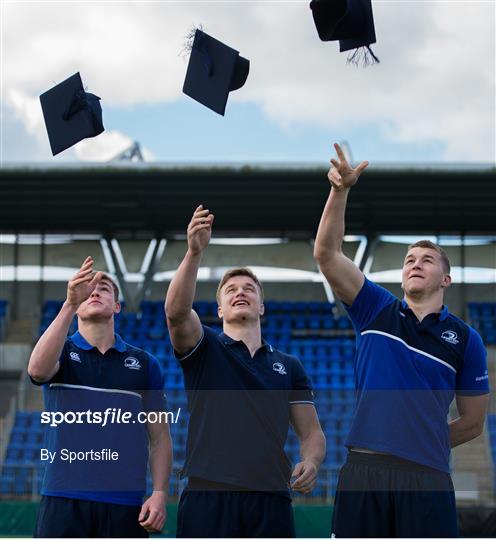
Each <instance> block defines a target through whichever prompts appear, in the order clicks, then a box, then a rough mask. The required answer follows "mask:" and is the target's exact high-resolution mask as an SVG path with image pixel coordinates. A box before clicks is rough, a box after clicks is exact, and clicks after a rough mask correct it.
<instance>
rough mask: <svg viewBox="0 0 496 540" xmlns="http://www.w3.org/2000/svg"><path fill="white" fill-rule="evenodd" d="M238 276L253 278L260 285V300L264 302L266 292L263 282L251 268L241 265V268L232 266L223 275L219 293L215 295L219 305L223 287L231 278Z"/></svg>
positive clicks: (218, 288)
mask: <svg viewBox="0 0 496 540" xmlns="http://www.w3.org/2000/svg"><path fill="white" fill-rule="evenodd" d="M236 276H246V277H249V278H250V279H251V280H253V281H254V282H255V284H256V286H257V287H258V290H259V292H260V301H261V302H263V298H264V292H263V287H262V284H261V283H260V281H259V279H258V278H257V276H256V275H255V274H254V273H253V272H252V271H251V270H250V269H249V268H246V267H240V268H232V269H231V270H228V271H227V272H226V273H225V274H224V275H223V276H222V279H221V280H220V283H219V286H218V287H217V293H216V295H215V298H216V299H217V303H218V304H219V305H220V293H221V290H222V287H224V285H225V284H226V283H227V282H228V281H229V280H230V279H231V278H233V277H236Z"/></svg>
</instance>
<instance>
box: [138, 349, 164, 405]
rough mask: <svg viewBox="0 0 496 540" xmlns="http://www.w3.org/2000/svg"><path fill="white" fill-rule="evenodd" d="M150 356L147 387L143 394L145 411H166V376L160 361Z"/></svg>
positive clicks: (148, 354)
mask: <svg viewBox="0 0 496 540" xmlns="http://www.w3.org/2000/svg"><path fill="white" fill-rule="evenodd" d="M146 354H147V356H148V370H147V387H146V388H145V389H144V390H145V392H144V393H143V410H145V411H147V412H148V411H166V410H167V399H166V396H165V391H164V390H165V375H164V372H163V370H162V368H161V367H160V364H159V362H158V360H157V359H156V358H155V357H154V356H152V355H151V354H150V353H146Z"/></svg>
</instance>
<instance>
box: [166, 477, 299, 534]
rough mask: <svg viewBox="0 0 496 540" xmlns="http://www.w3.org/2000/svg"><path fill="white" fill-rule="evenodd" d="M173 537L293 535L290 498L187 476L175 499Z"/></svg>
mask: <svg viewBox="0 0 496 540" xmlns="http://www.w3.org/2000/svg"><path fill="white" fill-rule="evenodd" d="M176 536H177V538H294V537H295V529H294V516H293V507H292V505H291V500H290V499H289V498H288V497H287V496H286V497H285V496H281V495H278V494H274V493H265V492H258V491H239V490H237V488H236V487H235V486H227V485H225V484H217V483H214V482H206V481H203V480H199V479H190V480H189V482H188V486H187V487H186V489H185V490H184V491H183V493H182V495H181V499H180V501H179V508H178V514H177V534H176Z"/></svg>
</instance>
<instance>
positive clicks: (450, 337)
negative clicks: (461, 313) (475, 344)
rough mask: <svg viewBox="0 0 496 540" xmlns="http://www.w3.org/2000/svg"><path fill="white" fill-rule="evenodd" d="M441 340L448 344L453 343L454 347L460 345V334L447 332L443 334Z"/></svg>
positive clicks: (451, 331)
mask: <svg viewBox="0 0 496 540" xmlns="http://www.w3.org/2000/svg"><path fill="white" fill-rule="evenodd" d="M441 338H442V339H444V341H447V342H448V343H452V344H453V345H456V344H457V343H460V342H459V341H458V334H457V333H456V332H453V330H446V331H445V332H443V333H442V334H441Z"/></svg>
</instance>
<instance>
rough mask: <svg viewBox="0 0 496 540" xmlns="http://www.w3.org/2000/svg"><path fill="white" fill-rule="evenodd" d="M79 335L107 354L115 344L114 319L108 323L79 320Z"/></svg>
mask: <svg viewBox="0 0 496 540" xmlns="http://www.w3.org/2000/svg"><path fill="white" fill-rule="evenodd" d="M78 330H79V333H80V334H81V335H82V336H83V337H84V339H85V340H86V341H87V342H88V343H89V344H90V345H93V346H94V347H96V348H97V349H98V350H99V351H100V352H101V353H102V354H105V353H106V352H107V351H108V350H109V349H110V347H112V345H113V344H114V342H115V337H114V318H113V317H112V318H110V319H108V320H106V321H101V320H100V321H82V320H81V319H79V320H78Z"/></svg>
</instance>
